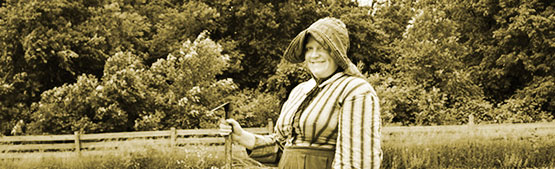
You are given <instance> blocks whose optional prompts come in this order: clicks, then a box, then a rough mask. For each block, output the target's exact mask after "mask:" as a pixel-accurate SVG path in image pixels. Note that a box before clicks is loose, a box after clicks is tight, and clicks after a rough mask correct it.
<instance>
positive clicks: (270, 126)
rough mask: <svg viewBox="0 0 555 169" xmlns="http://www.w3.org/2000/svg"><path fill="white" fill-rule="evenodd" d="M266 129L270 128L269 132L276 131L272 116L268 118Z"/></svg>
mask: <svg viewBox="0 0 555 169" xmlns="http://www.w3.org/2000/svg"><path fill="white" fill-rule="evenodd" d="M266 129H268V133H270V134H272V133H274V121H272V119H271V118H268V126H266Z"/></svg>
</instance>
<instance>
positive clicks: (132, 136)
mask: <svg viewBox="0 0 555 169" xmlns="http://www.w3.org/2000/svg"><path fill="white" fill-rule="evenodd" d="M267 126H273V122H272V121H268V125H267ZM245 130H247V131H249V132H252V133H256V134H268V133H271V131H272V130H271V128H270V127H260V128H245ZM145 139H151V140H152V142H149V144H153V143H154V144H160V145H168V146H180V145H191V144H223V143H224V138H223V137H222V136H220V135H219V131H218V129H187V130H178V129H175V128H171V129H170V130H163V131H137V132H117V133H94V134H82V133H79V132H75V133H74V134H73V135H71V134H66V135H35V136H4V137H0V154H4V155H6V154H10V153H20V152H48V151H75V152H80V151H81V150H95V149H117V148H118V146H121V145H123V144H125V142H133V140H145ZM122 143H123V144H122ZM3 157H5V156H0V158H3ZM8 157H9V156H8Z"/></svg>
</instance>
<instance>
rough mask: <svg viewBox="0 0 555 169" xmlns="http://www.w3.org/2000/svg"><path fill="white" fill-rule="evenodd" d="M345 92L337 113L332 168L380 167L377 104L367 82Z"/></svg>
mask: <svg viewBox="0 0 555 169" xmlns="http://www.w3.org/2000/svg"><path fill="white" fill-rule="evenodd" d="M349 93H350V94H347V96H346V99H345V101H344V103H343V104H342V110H341V114H340V117H339V133H338V137H337V146H336V150H335V158H334V167H333V168H341V169H342V168H375V169H377V168H380V163H381V160H382V151H381V146H380V136H381V134H380V130H381V129H380V107H379V101H378V97H377V96H376V94H375V92H374V90H373V89H372V87H371V86H370V85H369V84H367V83H366V84H362V85H358V86H357V87H355V88H354V89H353V90H352V91H351V92H349Z"/></svg>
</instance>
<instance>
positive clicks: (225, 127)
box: [219, 120, 233, 136]
mask: <svg viewBox="0 0 555 169" xmlns="http://www.w3.org/2000/svg"><path fill="white" fill-rule="evenodd" d="M232 131H233V128H232V127H231V125H229V123H228V122H227V121H226V120H220V130H219V133H220V135H221V136H227V135H229V134H231V132H232Z"/></svg>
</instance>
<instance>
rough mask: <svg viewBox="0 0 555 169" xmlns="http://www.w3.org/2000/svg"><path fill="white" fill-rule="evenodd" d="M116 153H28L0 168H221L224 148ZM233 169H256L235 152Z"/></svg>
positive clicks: (148, 145) (143, 144)
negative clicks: (246, 167)
mask: <svg viewBox="0 0 555 169" xmlns="http://www.w3.org/2000/svg"><path fill="white" fill-rule="evenodd" d="M118 147H119V148H118V149H117V150H101V151H100V150H99V151H83V152H82V153H81V155H78V154H77V153H75V152H58V153H56V155H55V156H48V155H46V154H48V153H27V156H24V157H22V158H18V159H0V168H59V169H66V168H67V169H70V168H71V169H73V168H80V169H81V168H83V169H105V168H118V169H119V168H124V169H125V168H128V169H139V168H157V169H158V168H167V169H174V168H176V169H179V168H221V167H222V166H224V163H225V161H224V160H223V159H224V154H223V153H222V152H223V146H212V147H209V146H194V145H189V146H185V147H174V148H171V147H168V146H164V145H160V144H159V143H156V141H154V140H135V141H127V142H122V143H121V145H119V146H118ZM233 163H234V166H238V167H242V166H248V167H252V168H257V167H259V166H260V165H259V164H257V163H256V162H254V161H252V160H250V159H249V158H248V157H247V156H246V154H244V152H240V151H237V150H235V151H234V161H233Z"/></svg>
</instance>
